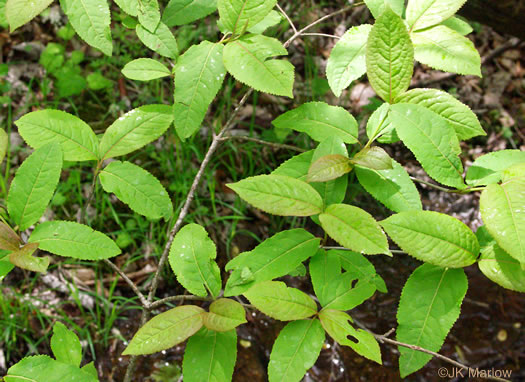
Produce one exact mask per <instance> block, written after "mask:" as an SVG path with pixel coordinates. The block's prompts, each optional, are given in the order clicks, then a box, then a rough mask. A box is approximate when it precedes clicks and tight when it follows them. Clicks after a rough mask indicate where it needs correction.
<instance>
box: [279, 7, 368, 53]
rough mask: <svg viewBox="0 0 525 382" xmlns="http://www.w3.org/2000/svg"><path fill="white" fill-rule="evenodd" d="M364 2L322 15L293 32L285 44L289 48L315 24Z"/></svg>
mask: <svg viewBox="0 0 525 382" xmlns="http://www.w3.org/2000/svg"><path fill="white" fill-rule="evenodd" d="M363 4H364V3H363V2H359V3H355V4H352V5H351V6H349V7H345V8H342V9H339V10H338V11H335V12H332V13H329V14H327V15H325V16H323V17H321V18H320V19H318V20H316V21H314V22H313V23H311V24H309V25H307V26H305V27H304V28H303V29H301V30H300V31H297V32H295V33H294V34H293V36H292V37H290V38H289V39H288V40H287V41H286V42H285V43H284V44H283V45H284V47H285V48H288V47H289V46H290V44H291V43H292V42H293V41H294V40H295V39H296V38H298V37H300V36H301V35H302V34H303V33H305V32H306V31H307V30H308V29H310V28H312V27H313V26H315V25H317V24H319V23H322V22H323V21H325V20H327V19H329V18H331V17H334V16H337V15H340V14H342V13H346V12H348V11H349V10H351V9H352V8H355V7H357V6H359V5H363Z"/></svg>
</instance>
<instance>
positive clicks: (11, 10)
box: [5, 0, 53, 33]
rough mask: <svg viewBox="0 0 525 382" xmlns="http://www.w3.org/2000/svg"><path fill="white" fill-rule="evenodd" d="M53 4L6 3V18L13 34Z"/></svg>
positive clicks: (42, 0)
mask: <svg viewBox="0 0 525 382" xmlns="http://www.w3.org/2000/svg"><path fill="white" fill-rule="evenodd" d="M52 2H53V0H8V1H7V2H6V3H5V16H6V18H7V21H8V22H9V27H10V29H11V33H13V32H14V31H15V29H17V28H19V27H21V26H22V25H24V24H25V23H28V22H29V21H31V20H32V19H33V18H35V17H36V16H38V15H39V14H40V13H42V11H43V10H44V9H46V8H47V7H48V6H49V4H51V3H52Z"/></svg>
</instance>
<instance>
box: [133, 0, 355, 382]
mask: <svg viewBox="0 0 525 382" xmlns="http://www.w3.org/2000/svg"><path fill="white" fill-rule="evenodd" d="M362 4H364V3H362V2H361V3H356V4H353V5H352V6H350V7H346V8H343V9H340V10H338V11H336V12H333V13H330V14H328V15H326V16H323V17H321V18H320V19H319V20H317V21H314V22H313V23H311V24H309V25H307V26H306V27H304V28H303V29H301V30H300V31H297V32H295V33H294V34H293V36H292V37H290V38H289V39H288V40H287V41H286V42H285V43H284V44H283V45H284V47H285V48H287V47H288V46H290V44H291V43H292V41H293V40H295V39H296V38H297V37H299V36H301V35H302V34H303V33H304V32H305V31H307V30H308V29H310V28H311V27H313V26H315V25H317V24H319V23H321V22H323V21H324V20H327V19H329V18H331V17H334V16H337V15H339V14H342V13H345V12H347V11H348V10H350V9H352V8H353V7H355V6H358V5H362ZM252 93H253V89H249V90H248V91H247V92H246V94H245V95H244V96H243V97H242V99H241V100H240V101H239V104H238V105H237V107H236V108H235V110H234V111H233V113H232V115H231V116H230V118H229V119H228V121H227V122H226V124H225V125H224V127H223V128H222V130H221V131H220V132H219V134H217V135H215V136H214V137H213V140H212V143H211V145H210V147H209V148H208V152H207V153H206V155H205V157H204V160H203V161H202V163H201V165H200V168H199V171H198V172H197V175H196V176H195V179H194V180H193V183H192V185H191V188H190V191H189V192H188V195H187V196H186V201H185V202H184V206H183V207H182V209H181V211H180V213H179V216H178V218H177V221H176V222H175V225H174V226H173V228H172V229H171V231H170V233H169V235H168V241H167V242H166V246H165V247H164V251H163V252H162V255H161V257H160V260H159V265H158V268H157V272H156V273H155V275H154V276H153V281H152V283H151V286H150V291H149V294H148V299H147V304H146V307H148V306H149V307H151V304H152V301H153V298H154V296H155V293H156V291H157V287H158V284H159V281H160V274H161V272H162V269H163V268H164V264H165V263H166V260H167V258H168V254H169V250H170V248H171V244H172V243H173V240H174V238H175V235H176V234H177V232H178V231H179V229H180V227H181V226H182V223H183V221H184V218H185V217H186V215H187V214H188V211H189V208H190V205H191V203H192V201H193V198H194V197H195V191H196V190H197V187H198V185H199V184H200V182H201V179H202V177H203V174H204V171H205V169H206V167H207V166H208V163H209V162H210V160H211V158H212V156H213V154H214V153H215V151H216V150H217V147H218V146H219V143H220V142H221V140H222V138H223V136H224V134H225V133H226V132H227V131H228V130H230V129H231V128H232V127H233V125H234V122H235V119H236V118H237V115H238V114H239V111H240V110H241V108H242V107H243V106H244V104H245V103H246V101H247V100H248V98H249V97H250V95H251V94H252ZM150 312H151V310H150V309H144V311H143V312H142V317H141V325H144V324H145V323H146V321H147V320H148V318H149V317H150ZM136 361H137V356H131V358H130V359H129V363H128V367H127V370H126V375H125V376H124V382H130V381H131V378H132V375H133V372H134V370H135V364H136Z"/></svg>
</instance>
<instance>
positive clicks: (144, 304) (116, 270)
mask: <svg viewBox="0 0 525 382" xmlns="http://www.w3.org/2000/svg"><path fill="white" fill-rule="evenodd" d="M104 263H106V264H107V265H109V266H110V267H111V268H112V269H113V270H114V271H115V272H117V273H118V274H119V275H120V277H122V279H123V280H124V281H125V282H126V283H127V284H128V285H129V287H130V288H131V289H132V290H133V292H135V294H136V295H137V297H138V298H139V300H140V303H141V304H142V306H143V307H146V306H147V305H148V302H147V300H146V297H145V296H144V295H143V294H142V292H141V291H140V290H139V288H138V287H137V286H136V285H135V283H134V282H133V281H131V279H130V278H129V277H128V276H127V275H126V274H125V273H124V272H123V271H122V270H121V269H120V268H119V267H117V266H116V265H115V264H113V263H112V262H111V261H109V260H108V259H104Z"/></svg>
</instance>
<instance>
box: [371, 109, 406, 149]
mask: <svg viewBox="0 0 525 382" xmlns="http://www.w3.org/2000/svg"><path fill="white" fill-rule="evenodd" d="M389 111H390V104H388V103H384V104H382V105H381V106H380V107H379V108H378V109H376V110H375V111H374V112H373V113H372V115H371V116H370V118H369V119H368V121H367V123H366V135H367V136H368V139H370V141H374V140H376V139H377V140H378V141H379V142H381V143H394V142H397V141H398V140H399V137H398V136H397V134H396V131H395V130H394V125H392V122H391V121H390V118H389V117H388V114H389Z"/></svg>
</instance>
